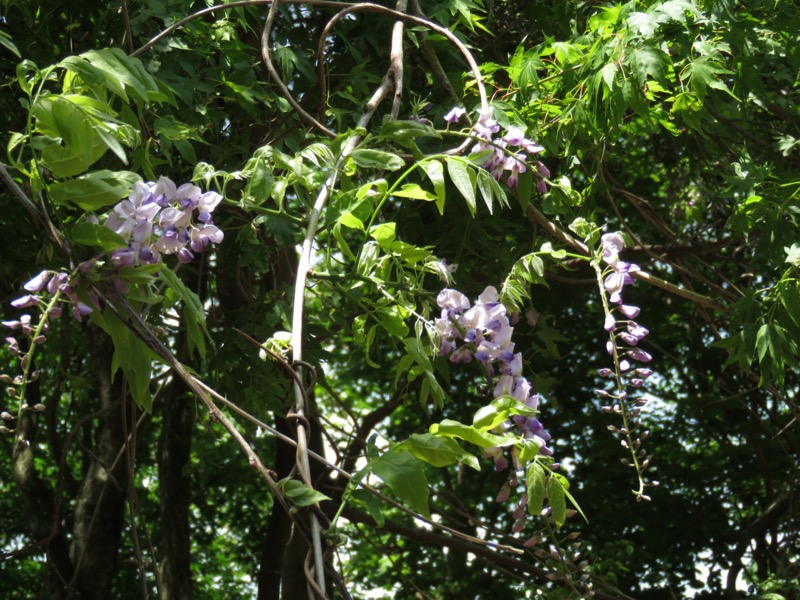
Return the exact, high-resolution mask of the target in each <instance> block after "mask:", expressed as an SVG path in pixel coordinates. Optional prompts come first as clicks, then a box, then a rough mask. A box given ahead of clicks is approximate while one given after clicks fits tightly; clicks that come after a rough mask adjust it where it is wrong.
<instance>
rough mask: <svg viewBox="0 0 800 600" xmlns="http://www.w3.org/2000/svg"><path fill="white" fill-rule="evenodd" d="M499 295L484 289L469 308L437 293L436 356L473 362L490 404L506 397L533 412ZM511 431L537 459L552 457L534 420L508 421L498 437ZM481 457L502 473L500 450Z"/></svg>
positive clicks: (457, 297) (448, 293)
mask: <svg viewBox="0 0 800 600" xmlns="http://www.w3.org/2000/svg"><path fill="white" fill-rule="evenodd" d="M499 297H500V296H499V294H498V293H497V290H496V289H495V288H494V287H491V286H489V287H487V288H486V289H485V290H484V291H483V293H482V294H481V295H480V296H479V297H478V301H477V302H476V303H475V306H470V302H469V299H468V298H467V297H466V296H465V295H464V294H462V293H461V292H458V291H456V290H453V289H444V290H442V291H441V292H440V293H439V295H438V297H437V299H436V301H437V303H438V305H439V306H440V307H441V309H442V314H441V317H440V318H438V319H436V321H435V325H436V331H437V333H438V335H439V354H440V355H441V356H445V355H449V358H450V361H452V362H455V363H467V362H471V361H472V360H473V358H474V359H475V360H477V361H478V362H479V363H480V364H481V367H482V368H483V370H484V372H485V373H486V375H487V377H489V378H490V379H491V380H492V383H493V384H494V388H493V391H492V394H493V396H494V397H495V398H500V397H502V396H511V397H513V398H515V399H516V400H517V401H519V402H521V403H524V404H525V405H526V406H527V407H528V408H531V409H533V410H537V409H538V405H539V395H538V394H532V393H531V392H532V386H531V384H530V382H529V381H528V380H527V379H526V378H525V377H522V353H521V352H517V353H514V342H512V341H511V336H512V334H513V332H514V328H513V327H512V326H511V322H510V320H509V317H508V315H507V314H506V307H505V306H503V304H502V303H500V302H499ZM514 427H516V428H517V430H518V431H519V432H520V434H521V435H522V436H523V437H524V438H525V439H532V440H534V441H535V442H536V443H537V444H538V446H539V453H540V454H544V455H548V456H549V455H552V451H551V450H550V448H548V447H547V442H548V441H549V440H550V434H549V433H547V431H545V429H544V427H543V425H542V424H541V422H540V421H539V420H538V419H537V418H536V417H523V416H521V415H516V416H513V417H512V418H511V419H510V420H509V421H507V422H506V423H504V424H503V425H501V426H500V428H499V429H500V430H501V431H500V432H505V431H508V430H510V429H512V428H514ZM486 453H487V454H488V455H489V456H491V457H492V458H493V459H494V463H495V468H496V469H497V470H498V471H502V470H504V469H505V468H506V467H508V460H507V459H506V458H505V456H504V454H503V449H502V448H489V449H487V450H486ZM512 459H513V460H514V462H515V464H514V468H515V470H521V469H522V468H523V467H522V465H520V464H518V460H519V457H518V454H517V453H515V452H512Z"/></svg>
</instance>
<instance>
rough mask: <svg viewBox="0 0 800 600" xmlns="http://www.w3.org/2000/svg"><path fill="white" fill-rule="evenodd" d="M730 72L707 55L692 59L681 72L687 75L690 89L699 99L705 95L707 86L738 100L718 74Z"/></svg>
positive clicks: (728, 73)
mask: <svg viewBox="0 0 800 600" xmlns="http://www.w3.org/2000/svg"><path fill="white" fill-rule="evenodd" d="M730 74H731V71H729V70H728V69H726V68H725V67H723V66H722V65H721V64H720V63H718V62H717V61H715V60H714V59H712V58H711V57H709V56H701V57H700V58H698V59H696V60H693V61H692V62H690V63H689V64H688V65H687V66H686V69H685V71H684V73H683V75H684V76H688V79H689V86H690V89H692V90H693V91H694V92H695V93H696V94H697V96H698V97H699V98H700V99H701V100H702V99H703V98H704V97H705V95H706V92H707V88H713V89H717V90H721V91H723V92H726V93H727V94H728V95H729V96H731V97H733V98H734V99H736V100H738V98H736V96H734V95H733V92H731V91H730V89H728V86H727V85H725V83H723V81H722V80H721V79H720V77H719V76H720V75H730Z"/></svg>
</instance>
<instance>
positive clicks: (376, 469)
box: [371, 449, 431, 518]
mask: <svg viewBox="0 0 800 600" xmlns="http://www.w3.org/2000/svg"><path fill="white" fill-rule="evenodd" d="M371 464H372V472H373V473H375V475H377V476H378V477H380V478H381V479H382V480H383V481H384V483H386V485H388V486H389V487H390V488H391V489H392V491H393V492H394V494H395V495H396V496H397V497H398V498H400V499H401V500H402V501H403V502H405V503H406V504H408V505H409V506H410V507H411V508H413V509H414V510H415V511H417V512H418V513H420V514H422V515H424V516H425V517H428V518H430V516H431V515H430V510H429V508H428V480H427V479H426V478H425V472H424V471H423V470H422V464H421V463H420V462H419V461H418V460H417V459H416V458H414V456H413V455H412V454H411V453H410V452H408V451H406V450H395V449H391V450H388V451H387V452H386V453H384V454H383V456H381V457H380V458H379V459H378V460H376V461H375V462H374V463H371Z"/></svg>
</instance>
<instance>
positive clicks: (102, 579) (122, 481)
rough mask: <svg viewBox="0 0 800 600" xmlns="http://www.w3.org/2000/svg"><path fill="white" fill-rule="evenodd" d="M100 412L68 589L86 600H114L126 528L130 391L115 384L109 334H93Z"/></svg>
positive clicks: (118, 378) (84, 484)
mask: <svg viewBox="0 0 800 600" xmlns="http://www.w3.org/2000/svg"><path fill="white" fill-rule="evenodd" d="M88 334H89V339H90V346H91V353H92V371H93V375H94V382H95V392H96V399H97V400H98V408H99V409H101V410H104V412H103V413H102V415H101V416H100V417H99V421H98V424H97V428H96V430H95V447H94V448H93V449H92V454H91V457H90V462H89V467H88V469H87V471H86V475H85V477H84V479H83V482H82V484H81V486H80V489H79V491H78V496H77V498H76V502H75V522H74V527H73V539H72V547H71V549H70V555H71V558H72V563H73V565H74V566H75V573H74V576H73V578H72V581H71V582H70V585H69V590H70V592H77V596H78V597H79V598H81V600H85V599H89V600H95V599H96V600H104V599H106V598H109V597H110V593H111V584H112V581H113V578H114V573H115V571H116V565H117V553H118V550H119V542H120V537H121V534H122V529H123V527H124V523H123V514H124V507H125V498H126V489H127V476H126V466H125V460H123V458H122V450H123V443H124V439H123V429H122V411H123V410H124V409H125V393H124V392H125V390H124V387H123V378H122V376H121V374H120V373H118V374H117V376H116V377H114V378H113V379H112V377H111V357H112V355H113V344H112V342H111V339H110V338H108V337H107V336H106V335H105V334H104V333H102V332H100V331H98V330H96V329H94V328H91V327H90V328H89V329H88Z"/></svg>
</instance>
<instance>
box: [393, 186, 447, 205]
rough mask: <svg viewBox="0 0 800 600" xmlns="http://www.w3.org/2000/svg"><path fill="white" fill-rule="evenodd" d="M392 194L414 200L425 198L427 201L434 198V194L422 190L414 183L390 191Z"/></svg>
mask: <svg viewBox="0 0 800 600" xmlns="http://www.w3.org/2000/svg"><path fill="white" fill-rule="evenodd" d="M392 196H398V197H400V198H413V199H414V200H425V201H427V202H430V201H432V200H436V196H434V195H433V194H431V193H430V192H428V191H426V190H423V189H422V188H421V187H419V186H418V185H417V184H416V183H407V184H405V185H404V186H403V187H402V188H400V189H399V190H395V191H394V192H392Z"/></svg>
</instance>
